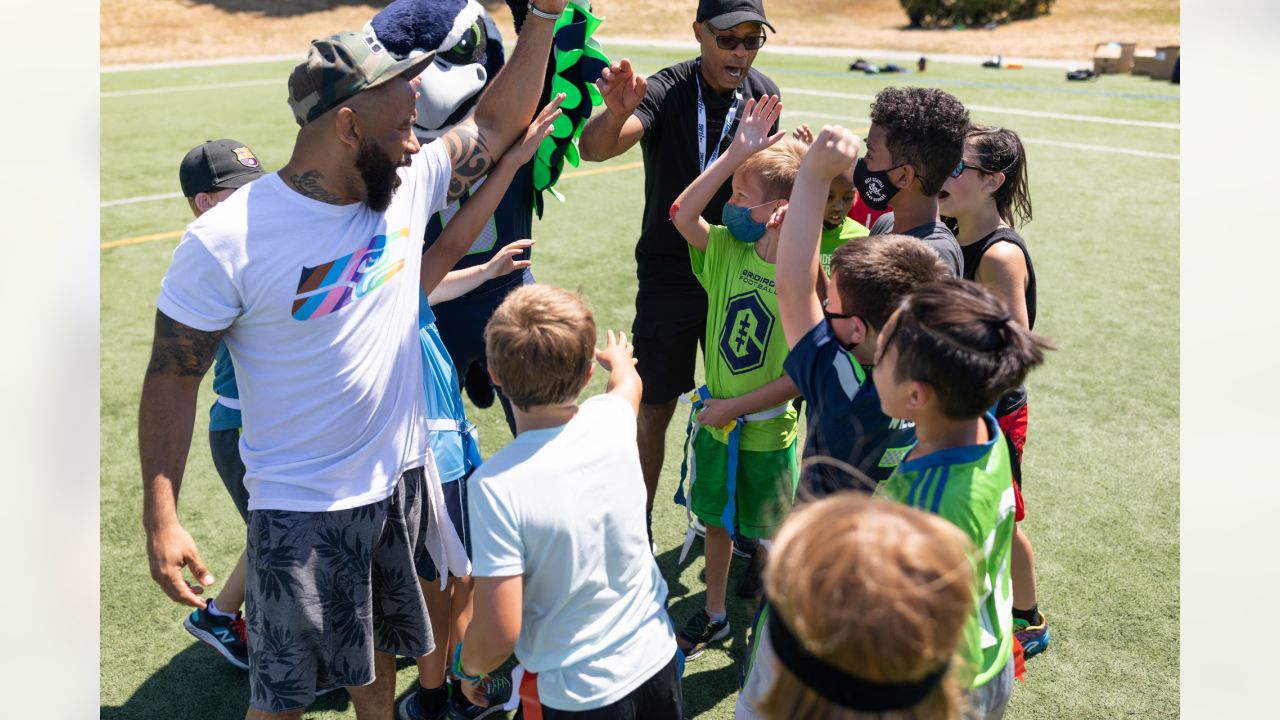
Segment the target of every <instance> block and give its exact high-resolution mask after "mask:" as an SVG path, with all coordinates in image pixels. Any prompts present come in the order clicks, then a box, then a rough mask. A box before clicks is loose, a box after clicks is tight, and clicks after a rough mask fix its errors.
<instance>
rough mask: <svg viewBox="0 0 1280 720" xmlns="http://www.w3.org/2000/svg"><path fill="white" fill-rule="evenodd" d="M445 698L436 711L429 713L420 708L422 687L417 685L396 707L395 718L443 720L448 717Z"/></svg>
mask: <svg viewBox="0 0 1280 720" xmlns="http://www.w3.org/2000/svg"><path fill="white" fill-rule="evenodd" d="M447 697H448V696H446V700H445V702H444V705H441V706H440V709H439V710H438V711H436V712H433V713H429V712H427V711H426V709H425V708H423V706H422V686H421V685H419V686H418V687H417V689H416V690H414V691H413V692H411V693H409V694H408V695H406V696H405V698H404V699H403V700H401V701H400V704H399V705H398V706H396V717H397V718H399V719H400V720H445V719H446V718H448V717H449V704H450V703H449V701H448V699H447Z"/></svg>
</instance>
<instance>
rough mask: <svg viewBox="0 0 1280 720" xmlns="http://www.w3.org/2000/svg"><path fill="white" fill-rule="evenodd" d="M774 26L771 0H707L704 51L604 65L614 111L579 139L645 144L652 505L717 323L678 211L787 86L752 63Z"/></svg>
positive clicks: (703, 1)
mask: <svg viewBox="0 0 1280 720" xmlns="http://www.w3.org/2000/svg"><path fill="white" fill-rule="evenodd" d="M766 27H767V28H769V30H773V29H774V28H773V26H772V25H770V24H769V21H768V20H766V19H765V15H764V5H763V2H761V0H700V2H699V3H698V14H697V16H696V18H695V21H694V23H693V33H694V37H696V38H697V40H698V43H699V45H701V55H700V56H699V57H698V58H695V59H693V60H687V61H685V62H682V63H678V64H676V65H672V66H671V67H668V68H665V69H663V70H660V71H659V72H658V73H657V74H655V75H653V76H652V77H650V78H648V79H646V78H645V77H644V76H643V75H639V74H636V73H635V72H634V71H633V70H632V68H631V63H630V61H629V60H627V59H625V58H624V59H623V60H622V61H620V62H618V63H615V64H613V65H612V66H611V67H609V68H607V69H605V70H604V72H603V73H602V77H601V80H600V82H599V87H600V90H601V92H602V94H603V95H604V103H605V109H604V112H602V113H600V114H599V115H596V116H594V117H592V118H591V120H590V121H589V122H588V123H587V126H586V127H585V128H584V129H583V132H582V136H581V139H580V140H579V145H578V147H579V150H580V152H581V153H582V157H584V158H586V159H588V160H595V161H600V160H607V159H609V158H611V157H614V156H616V155H619V154H621V153H624V152H626V151H627V150H628V149H630V148H631V146H632V145H635V144H636V141H639V142H640V149H641V151H642V152H643V153H644V172H645V176H644V218H643V220H642V222H641V226H640V241H639V242H638V243H637V244H636V274H637V276H638V277H639V281H640V289H639V292H638V293H637V294H636V318H635V322H634V323H633V324H632V326H631V332H632V335H633V341H634V343H635V354H636V358H637V360H638V365H637V369H638V370H639V372H640V377H641V379H642V380H643V381H644V393H643V396H642V398H641V405H640V417H639V421H638V423H639V430H638V438H637V439H638V441H639V446H640V464H641V467H642V468H643V471H644V481H645V485H646V486H647V487H648V491H649V509H650V510H652V508H653V497H654V493H655V492H656V490H657V487H658V474H659V472H661V470H662V459H663V457H662V456H663V449H664V447H665V438H666V432H667V425H668V424H669V423H670V422H671V416H672V414H673V413H674V412H675V408H676V400H677V399H678V397H679V396H680V394H681V393H683V392H685V391H688V390H691V389H693V381H694V380H693V378H694V375H693V373H694V363H695V361H696V359H697V346H698V344H699V343H700V342H702V340H703V336H704V335H705V334H706V322H707V294H706V291H704V290H703V289H702V286H701V285H700V284H698V281H697V279H696V278H694V276H693V271H692V269H691V268H690V265H689V248H688V245H687V244H686V243H685V240H684V238H683V237H681V236H680V233H679V231H677V230H676V228H675V226H674V225H673V224H672V223H671V221H670V219H669V211H670V208H671V204H672V203H673V202H675V199H676V196H678V195H679V194H680V193H681V192H682V191H683V190H684V189H685V188H686V187H688V185H689V183H691V182H693V180H694V178H696V177H697V176H698V174H699V173H700V172H701V171H702V169H703V168H704V167H709V166H710V165H711V162H712V161H713V160H714V159H715V158H716V157H717V156H718V155H719V154H720V153H721V152H723V151H724V150H725V149H726V148H727V147H728V146H729V143H730V142H731V141H732V140H733V133H734V132H735V131H736V129H737V120H738V119H739V118H740V117H741V115H742V112H743V111H744V109H745V105H746V102H747V99H748V98H753V97H754V98H760V97H762V96H764V95H778V94H779V92H778V86H777V85H775V84H774V82H773V81H772V80H770V79H769V78H767V77H765V76H764V75H763V74H762V73H760V72H759V71H757V70H753V69H751V63H752V62H753V61H754V60H755V58H756V53H757V52H758V51H759V49H760V46H761V45H763V44H764V41H765V33H764V29H765V28H766ZM775 32H776V31H775ZM726 125H728V127H726ZM729 193H730V183H728V182H726V183H725V184H724V186H723V187H721V188H720V190H719V192H718V193H717V194H716V196H715V198H714V199H713V200H712V201H711V202H710V203H709V204H708V205H707V209H706V210H705V211H704V212H703V217H704V218H706V220H707V222H709V223H712V224H720V210H721V208H722V207H723V206H724V203H725V202H726V201H728V199H729ZM651 533H652V529H651Z"/></svg>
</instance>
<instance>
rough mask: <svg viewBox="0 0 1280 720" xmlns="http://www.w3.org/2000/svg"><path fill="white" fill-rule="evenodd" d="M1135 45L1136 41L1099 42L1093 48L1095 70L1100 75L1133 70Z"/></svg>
mask: <svg viewBox="0 0 1280 720" xmlns="http://www.w3.org/2000/svg"><path fill="white" fill-rule="evenodd" d="M1135 47H1136V45H1135V44H1134V43H1119V42H1105V43H1098V46H1097V47H1096V48H1094V50H1093V71H1094V72H1096V73H1098V74H1099V75H1105V74H1109V73H1110V74H1114V73H1127V72H1130V71H1132V70H1133V51H1134V48H1135Z"/></svg>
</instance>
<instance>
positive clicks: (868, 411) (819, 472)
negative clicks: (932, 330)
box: [782, 320, 916, 498]
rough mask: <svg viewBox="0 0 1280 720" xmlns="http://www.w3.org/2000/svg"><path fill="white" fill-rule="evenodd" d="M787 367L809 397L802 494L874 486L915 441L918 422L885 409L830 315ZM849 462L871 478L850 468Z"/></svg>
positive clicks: (807, 336) (801, 344)
mask: <svg viewBox="0 0 1280 720" xmlns="http://www.w3.org/2000/svg"><path fill="white" fill-rule="evenodd" d="M782 367H783V369H785V370H786V371H787V375H789V376H790V377H791V379H792V380H793V381H794V382H795V384H796V386H797V387H798V388H800V393H801V394H802V395H804V399H805V424H806V426H807V433H806V434H807V437H806V438H805V443H804V456H803V462H804V467H803V470H802V471H801V473H800V489H799V491H798V495H797V497H798V498H808V497H814V498H819V497H824V496H826V495H830V494H831V493H833V492H836V491H837V490H848V489H856V490H863V491H866V492H871V491H872V490H874V489H875V486H876V483H879V482H881V481H882V480H885V479H887V478H888V477H889V476H890V475H891V474H892V473H893V470H894V468H896V467H897V466H898V463H899V462H901V461H902V458H904V457H905V456H906V454H907V452H908V451H909V450H910V449H911V446H912V445H913V444H914V443H915V441H916V428H915V425H913V424H912V423H911V422H909V421H904V420H895V419H893V418H890V417H889V416H888V415H885V414H884V412H883V411H882V410H881V409H880V396H879V395H878V394H877V393H876V387H875V385H874V384H873V383H872V382H871V369H870V368H869V367H866V368H864V367H863V366H862V365H861V364H860V363H859V362H858V361H857V360H855V359H854V357H853V355H852V354H851V353H849V352H848V351H847V350H845V349H844V348H843V347H841V346H840V341H839V339H838V338H836V336H835V333H834V332H832V330H831V325H830V324H829V323H828V322H827V321H826V320H823V321H821V322H819V323H818V324H817V325H815V326H814V327H813V329H812V330H810V331H809V332H808V333H805V336H804V337H803V338H801V339H800V342H798V343H796V346H795V347H793V348H791V352H790V354H788V355H787V359H786V362H784V363H783V365H782ZM814 458H830V459H831V460H834V461H835V462H831V461H825V460H818V461H816V462H815V461H813V460H812V459H814ZM849 465H851V466H853V468H855V469H857V470H858V471H859V472H860V473H862V474H865V475H866V478H862V477H860V476H858V475H855V474H853V473H850V472H849V469H848V468H847V466H849Z"/></svg>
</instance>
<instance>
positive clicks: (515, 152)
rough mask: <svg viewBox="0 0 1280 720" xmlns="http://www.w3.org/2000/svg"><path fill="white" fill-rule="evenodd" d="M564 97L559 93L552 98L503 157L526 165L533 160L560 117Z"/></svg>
mask: <svg viewBox="0 0 1280 720" xmlns="http://www.w3.org/2000/svg"><path fill="white" fill-rule="evenodd" d="M564 98H565V94H564V93H558V94H557V95H556V96H555V97H553V98H551V102H549V103H547V106H546V107H544V108H542V112H540V113H538V116H537V117H535V118H534V119H533V122H531V123H529V127H528V128H527V129H526V130H525V131H524V137H522V138H520V141H519V142H517V143H516V144H515V145H512V146H511V148H510V149H508V150H507V154H506V155H503V156H502V159H503V160H508V158H510V159H509V160H508V162H514V163H516V164H517V165H524V164H525V163H527V162H529V161H530V160H532V159H533V156H534V155H536V154H537V153H538V146H539V145H541V144H542V139H543V138H545V137H546V136H548V135H550V134H551V127H552V126H553V125H554V124H555V122H556V118H558V117H560V103H562V102H564Z"/></svg>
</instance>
